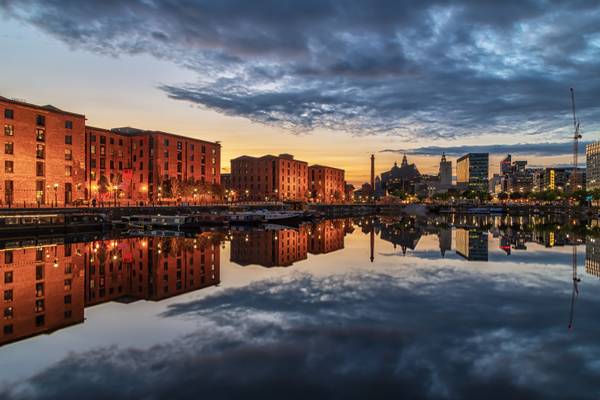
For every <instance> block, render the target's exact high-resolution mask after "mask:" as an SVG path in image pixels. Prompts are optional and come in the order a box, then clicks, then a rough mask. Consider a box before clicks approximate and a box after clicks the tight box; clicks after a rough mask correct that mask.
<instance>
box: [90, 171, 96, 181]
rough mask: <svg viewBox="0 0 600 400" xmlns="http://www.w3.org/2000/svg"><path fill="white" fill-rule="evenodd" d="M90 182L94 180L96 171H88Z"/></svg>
mask: <svg viewBox="0 0 600 400" xmlns="http://www.w3.org/2000/svg"><path fill="white" fill-rule="evenodd" d="M90 180H92V181H95V180H96V171H90Z"/></svg>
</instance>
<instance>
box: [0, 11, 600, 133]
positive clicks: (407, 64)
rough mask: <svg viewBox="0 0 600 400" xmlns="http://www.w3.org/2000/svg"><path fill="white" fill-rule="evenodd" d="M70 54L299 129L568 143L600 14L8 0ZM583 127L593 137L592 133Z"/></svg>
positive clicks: (171, 92) (586, 94)
mask: <svg viewBox="0 0 600 400" xmlns="http://www.w3.org/2000/svg"><path fill="white" fill-rule="evenodd" d="M0 5H1V7H2V9H3V10H4V13H5V14H7V15H9V16H11V17H13V18H17V19H19V20H22V21H26V22H28V23H31V24H34V25H35V26H37V27H39V28H41V29H42V30H44V31H45V32H48V33H50V34H52V35H54V36H55V37H58V38H60V39H61V40H63V41H65V42H66V43H68V44H70V45H71V46H73V47H75V48H84V49H88V50H91V51H96V52H102V53H107V54H112V55H117V56H118V55H120V54H123V53H126V54H137V53H149V54H152V55H154V56H155V57H158V58H161V59H166V60H170V61H173V62H175V63H178V64H180V65H183V66H185V67H187V68H190V69H192V70H194V71H196V72H197V74H198V79H197V81H196V82H189V83H172V82H170V83H168V84H164V85H162V86H160V88H161V89H162V90H163V91H164V92H165V93H166V94H167V95H168V96H170V97H171V98H174V99H179V100H183V101H187V102H191V103H193V104H197V105H199V106H201V107H205V108H209V109H213V110H216V111H218V112H221V113H224V114H227V115H235V116H241V117H245V118H248V119H250V120H252V121H257V122H261V123H265V124H271V125H277V126H284V127H286V128H290V129H292V130H294V131H298V132H302V131H310V130H312V129H315V128H331V129H338V130H345V131H350V132H353V133H356V134H393V135H399V136H402V137H406V138H408V137H410V138H414V137H420V138H422V137H428V138H455V137H463V136H472V135H480V134H485V133H488V134H493V133H515V134H521V135H529V134H544V135H545V136H547V137H548V136H550V137H552V136H553V137H564V134H565V130H566V129H568V126H569V109H570V99H569V87H570V86H574V87H576V89H577V97H578V102H579V107H580V110H581V119H582V126H583V128H584V132H589V131H591V130H593V129H596V128H597V127H598V124H597V123H596V122H595V119H597V118H598V117H600V75H598V73H597V71H598V70H600V28H599V26H600V8H599V7H598V3H597V2H596V1H569V2H564V1H551V0H522V1H521V0H519V1H517V0H508V1H502V2H497V1H475V0H456V1H449V0H425V1H397V0H376V1H362V0H339V1H334V0H301V1H300V0H298V1H293V0H262V1H252V2H249V1H246V0H226V1H212V0H154V1H148V0H130V1H114V0H109V1H98V2H95V1H94V2H82V1H78V0H44V1H36V0H19V1H11V0H2V1H0ZM586 129H587V131H586Z"/></svg>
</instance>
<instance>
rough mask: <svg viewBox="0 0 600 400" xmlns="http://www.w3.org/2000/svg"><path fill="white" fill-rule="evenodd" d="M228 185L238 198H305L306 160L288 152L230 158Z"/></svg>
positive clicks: (306, 190) (304, 199) (306, 183)
mask: <svg viewBox="0 0 600 400" xmlns="http://www.w3.org/2000/svg"><path fill="white" fill-rule="evenodd" d="M231 189H232V190H233V191H234V193H235V197H236V198H237V199H239V200H245V201H246V200H250V201H273V200H275V201H306V200H307V198H308V194H309V193H308V163H306V162H304V161H299V160H295V159H294V156H292V155H289V154H280V155H279V156H273V155H266V156H263V157H250V156H242V157H238V158H235V159H233V160H231Z"/></svg>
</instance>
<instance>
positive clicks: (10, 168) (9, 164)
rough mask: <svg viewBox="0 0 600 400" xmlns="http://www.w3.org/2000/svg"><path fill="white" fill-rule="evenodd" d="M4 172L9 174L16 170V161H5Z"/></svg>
mask: <svg viewBox="0 0 600 400" xmlns="http://www.w3.org/2000/svg"><path fill="white" fill-rule="evenodd" d="M4 172H5V173H7V174H12V173H13V172H15V170H14V162H12V161H4Z"/></svg>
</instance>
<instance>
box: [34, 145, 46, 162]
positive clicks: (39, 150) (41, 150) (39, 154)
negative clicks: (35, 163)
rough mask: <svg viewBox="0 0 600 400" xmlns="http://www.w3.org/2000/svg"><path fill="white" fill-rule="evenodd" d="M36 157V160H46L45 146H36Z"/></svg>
mask: <svg viewBox="0 0 600 400" xmlns="http://www.w3.org/2000/svg"><path fill="white" fill-rule="evenodd" d="M35 157H36V158H40V159H42V160H43V159H44V158H46V148H45V146H44V145H43V144H38V145H37V146H36V150H35Z"/></svg>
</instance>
